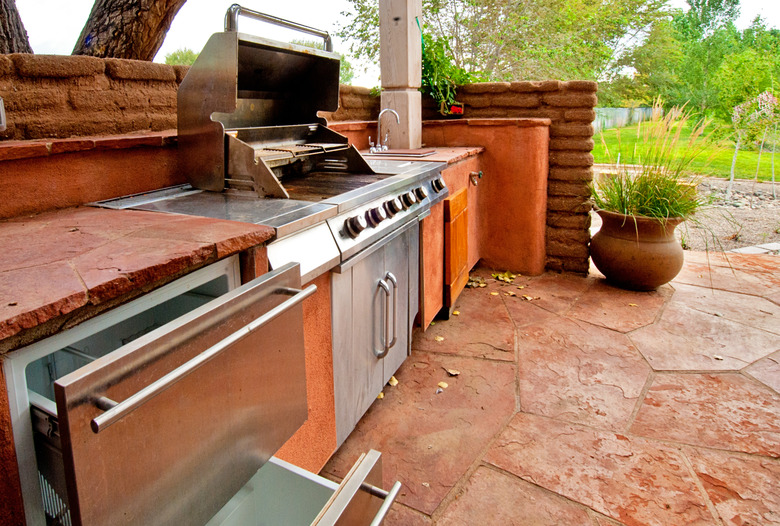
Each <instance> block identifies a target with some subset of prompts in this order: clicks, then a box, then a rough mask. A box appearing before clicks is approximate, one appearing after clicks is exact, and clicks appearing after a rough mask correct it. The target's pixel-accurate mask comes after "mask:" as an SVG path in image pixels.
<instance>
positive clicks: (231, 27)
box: [225, 4, 333, 52]
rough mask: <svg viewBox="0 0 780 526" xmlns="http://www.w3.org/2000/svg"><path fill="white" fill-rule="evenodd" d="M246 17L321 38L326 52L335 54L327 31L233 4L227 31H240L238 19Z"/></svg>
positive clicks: (226, 24)
mask: <svg viewBox="0 0 780 526" xmlns="http://www.w3.org/2000/svg"><path fill="white" fill-rule="evenodd" d="M241 15H243V16H245V17H247V18H254V19H255V20H260V21H261V22H268V23H269V24H274V25H276V26H280V27H286V28H287V29H293V30H295V31H300V32H301V33H307V34H309V35H313V36H315V37H319V38H321V39H323V40H324V41H325V51H328V52H333V40H332V39H331V38H330V34H329V33H328V32H327V31H323V30H321V29H315V28H313V27H309V26H304V25H303V24H299V23H297V22H292V21H290V20H285V19H284V18H279V17H275V16H273V15H267V14H265V13H261V12H259V11H253V10H251V9H247V8H246V7H241V6H240V5H238V4H233V5H232V6H230V7H229V8H228V10H227V13H225V31H238V17H239V16H241Z"/></svg>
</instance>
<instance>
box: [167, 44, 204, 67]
mask: <svg viewBox="0 0 780 526" xmlns="http://www.w3.org/2000/svg"><path fill="white" fill-rule="evenodd" d="M198 55H200V53H196V52H195V51H193V50H191V49H190V48H188V47H185V48H181V49H177V50H176V51H172V52H171V53H168V54H166V55H165V63H166V64H168V65H170V66H192V65H193V64H194V63H195V59H197V58H198Z"/></svg>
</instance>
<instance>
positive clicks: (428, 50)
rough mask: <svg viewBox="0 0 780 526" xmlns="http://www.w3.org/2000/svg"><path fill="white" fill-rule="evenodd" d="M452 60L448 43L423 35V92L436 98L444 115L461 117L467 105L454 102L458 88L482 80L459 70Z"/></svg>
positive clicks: (461, 69)
mask: <svg viewBox="0 0 780 526" xmlns="http://www.w3.org/2000/svg"><path fill="white" fill-rule="evenodd" d="M451 56H452V49H450V46H449V44H448V43H447V40H446V39H444V38H441V37H439V38H432V37H431V36H430V35H427V34H426V35H423V49H422V85H421V87H420V91H421V92H423V93H424V94H426V95H430V96H431V97H432V98H433V100H434V101H435V102H436V104H437V105H438V110H439V113H441V114H442V115H444V116H458V117H460V116H462V115H463V111H464V105H463V103H462V102H458V101H457V100H456V99H455V96H456V91H457V87H458V86H460V85H463V84H468V83H470V82H475V81H478V80H479V79H480V78H481V77H480V76H479V75H478V74H473V73H468V72H467V71H465V70H464V69H463V68H461V67H458V66H457V65H456V64H455V63H454V62H453V60H452V58H451Z"/></svg>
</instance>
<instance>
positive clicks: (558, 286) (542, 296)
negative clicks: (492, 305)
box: [514, 272, 595, 314]
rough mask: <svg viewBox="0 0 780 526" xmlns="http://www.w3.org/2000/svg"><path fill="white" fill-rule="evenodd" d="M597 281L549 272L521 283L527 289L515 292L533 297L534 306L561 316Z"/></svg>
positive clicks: (574, 275)
mask: <svg viewBox="0 0 780 526" xmlns="http://www.w3.org/2000/svg"><path fill="white" fill-rule="evenodd" d="M594 281H595V280H594V279H593V278H585V277H582V276H578V275H576V274H557V273H552V272H548V273H546V274H543V275H541V276H539V277H534V278H528V279H525V280H523V281H522V282H519V283H518V285H522V286H524V287H525V288H524V289H522V290H515V291H514V292H516V293H517V294H518V295H522V294H527V295H529V296H533V297H534V298H537V297H538V298H539V299H534V300H533V304H534V305H536V306H537V307H541V308H543V309H545V310H548V311H550V312H554V313H556V314H561V313H563V312H566V311H567V310H568V309H569V308H570V307H571V306H572V304H573V303H574V302H575V301H576V300H577V299H578V298H579V297H580V296H582V294H583V293H585V291H586V290H588V287H590V286H591V285H592V284H593V282H594Z"/></svg>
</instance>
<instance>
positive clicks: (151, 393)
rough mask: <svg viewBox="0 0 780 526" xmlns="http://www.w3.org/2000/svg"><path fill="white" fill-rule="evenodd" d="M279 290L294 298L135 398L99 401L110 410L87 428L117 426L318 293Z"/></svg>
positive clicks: (313, 288)
mask: <svg viewBox="0 0 780 526" xmlns="http://www.w3.org/2000/svg"><path fill="white" fill-rule="evenodd" d="M277 290H280V291H282V292H284V293H286V294H293V296H292V297H291V298H290V299H287V300H285V301H284V302H282V303H280V304H279V305H277V306H276V307H274V308H273V309H271V310H269V311H268V312H266V313H265V314H263V315H262V316H260V317H259V318H257V319H255V320H253V321H252V322H250V323H248V324H247V325H244V326H243V327H241V328H240V329H238V330H237V331H236V332H234V333H232V334H231V335H230V336H228V337H226V338H224V339H222V340H220V341H219V342H217V343H215V344H214V345H212V346H211V347H209V348H208V349H206V350H205V351H203V352H202V353H200V354H199V355H197V356H196V357H195V358H192V359H191V360H189V361H187V362H185V363H183V364H182V365H180V366H179V367H177V368H176V369H174V370H173V371H171V372H169V373H168V374H166V375H165V376H163V377H162V378H160V379H159V380H156V381H154V382H152V383H151V384H149V385H148V386H146V387H144V388H143V389H141V390H140V391H138V392H137V393H135V394H134V395H132V396H130V397H129V398H127V399H126V400H124V401H122V402H119V403H117V402H114V401H113V400H111V399H109V398H106V397H100V398H99V399H98V400H97V401H96V404H97V406H98V407H100V408H101V409H104V408H110V409H108V410H107V411H106V412H105V413H103V414H102V415H98V416H96V417H95V418H93V419H92V422H91V423H90V426H91V427H92V431H93V432H95V433H100V432H101V431H103V430H104V429H106V428H107V427H109V426H110V425H111V424H114V423H116V422H117V421H119V420H121V419H122V418H124V417H125V416H127V415H128V414H130V413H131V412H133V411H135V410H136V409H138V408H139V407H141V406H142V405H144V404H145V403H146V402H148V401H149V400H151V399H152V398H154V397H155V396H157V395H159V394H160V393H162V392H163V391H165V390H166V389H168V388H169V387H171V386H172V385H173V384H175V383H176V382H178V381H179V380H181V379H182V378H184V377H185V376H187V375H189V374H190V373H192V372H193V371H195V370H196V369H198V368H199V367H200V366H202V365H204V364H205V363H206V362H208V361H210V360H211V359H212V358H214V357H216V356H217V355H218V354H220V353H221V352H222V351H224V350H225V349H227V348H228V347H230V346H231V345H233V344H234V343H236V342H239V341H241V340H242V339H244V338H246V337H247V336H249V335H250V334H251V333H253V332H254V331H256V330H257V329H259V328H260V327H262V326H263V325H266V324H267V323H269V322H270V321H272V320H274V319H276V318H277V317H279V316H280V315H282V314H284V312H285V311H287V310H288V309H290V308H292V307H294V306H295V305H297V304H299V303H300V302H302V301H303V300H304V299H306V298H308V297H309V296H311V295H312V294H314V293H315V292H316V291H317V286H316V285H309V286H308V287H306V288H305V289H303V290H298V289H289V288H286V287H282V288H280V289H277Z"/></svg>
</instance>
